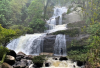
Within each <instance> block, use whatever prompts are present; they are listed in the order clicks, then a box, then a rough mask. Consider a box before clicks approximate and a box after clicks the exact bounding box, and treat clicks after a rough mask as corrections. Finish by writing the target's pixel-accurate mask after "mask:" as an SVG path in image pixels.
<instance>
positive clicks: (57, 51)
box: [54, 34, 66, 56]
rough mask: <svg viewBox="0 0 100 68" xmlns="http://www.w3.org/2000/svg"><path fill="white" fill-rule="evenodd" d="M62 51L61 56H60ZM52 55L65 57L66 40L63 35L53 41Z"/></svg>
mask: <svg viewBox="0 0 100 68" xmlns="http://www.w3.org/2000/svg"><path fill="white" fill-rule="evenodd" d="M61 49H62V54H61ZM54 55H58V56H60V55H63V56H66V38H65V35H62V34H58V35H57V36H56V39H55V46H54Z"/></svg>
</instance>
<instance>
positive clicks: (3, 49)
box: [0, 46, 9, 60]
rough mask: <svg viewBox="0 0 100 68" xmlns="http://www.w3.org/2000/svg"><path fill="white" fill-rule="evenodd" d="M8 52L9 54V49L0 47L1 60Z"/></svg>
mask: <svg viewBox="0 0 100 68" xmlns="http://www.w3.org/2000/svg"><path fill="white" fill-rule="evenodd" d="M7 52H9V50H8V48H6V47H4V46H0V60H1V59H2V58H3V55H4V54H5V53H7Z"/></svg>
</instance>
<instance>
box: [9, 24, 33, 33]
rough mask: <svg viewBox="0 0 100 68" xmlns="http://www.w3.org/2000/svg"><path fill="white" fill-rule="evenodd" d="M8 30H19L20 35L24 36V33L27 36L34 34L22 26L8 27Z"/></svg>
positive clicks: (30, 29) (28, 28) (31, 30)
mask: <svg viewBox="0 0 100 68" xmlns="http://www.w3.org/2000/svg"><path fill="white" fill-rule="evenodd" d="M10 29H14V30H16V29H19V30H20V31H19V33H20V34H26V33H27V34H33V33H34V31H33V29H32V28H30V27H25V26H23V25H13V26H11V27H10Z"/></svg>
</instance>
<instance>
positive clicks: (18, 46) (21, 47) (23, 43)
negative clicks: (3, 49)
mask: <svg viewBox="0 0 100 68" xmlns="http://www.w3.org/2000/svg"><path fill="white" fill-rule="evenodd" d="M66 12H67V9H66V8H65V7H55V8H54V14H53V16H52V17H51V18H50V19H49V20H48V21H47V24H48V25H49V30H47V31H46V33H43V34H39V33H38V34H26V35H25V36H21V37H19V38H18V39H14V40H13V41H11V42H10V43H9V44H8V45H7V47H8V48H9V49H11V50H14V51H15V52H17V53H18V52H20V51H21V52H24V53H25V54H27V55H30V54H31V55H39V53H41V52H42V51H43V40H44V37H45V36H46V34H47V33H52V32H56V31H58V30H65V29H66V24H63V25H62V14H63V13H66ZM58 17H59V20H58V22H57V21H56V18H58ZM57 23H58V25H57ZM58 36H59V38H60V36H61V38H63V39H64V37H65V36H62V35H58ZM58 36H57V38H58ZM61 38H60V39H61ZM64 41H65V39H64V40H63V41H61V42H60V44H61V45H63V44H64V45H65V43H64ZM55 43H56V45H57V39H56V41H55ZM60 47H61V46H60ZM63 47H64V46H62V48H63ZM55 49H56V48H55ZM55 54H56V53H55ZM57 54H59V53H57ZM64 55H65V52H64Z"/></svg>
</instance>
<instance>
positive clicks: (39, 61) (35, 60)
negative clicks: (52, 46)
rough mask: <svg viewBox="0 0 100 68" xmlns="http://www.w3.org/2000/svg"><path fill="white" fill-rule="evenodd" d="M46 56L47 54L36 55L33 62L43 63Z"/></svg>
mask: <svg viewBox="0 0 100 68" xmlns="http://www.w3.org/2000/svg"><path fill="white" fill-rule="evenodd" d="M44 58H45V56H43V55H40V56H35V57H34V58H33V60H32V61H33V63H43V62H44Z"/></svg>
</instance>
